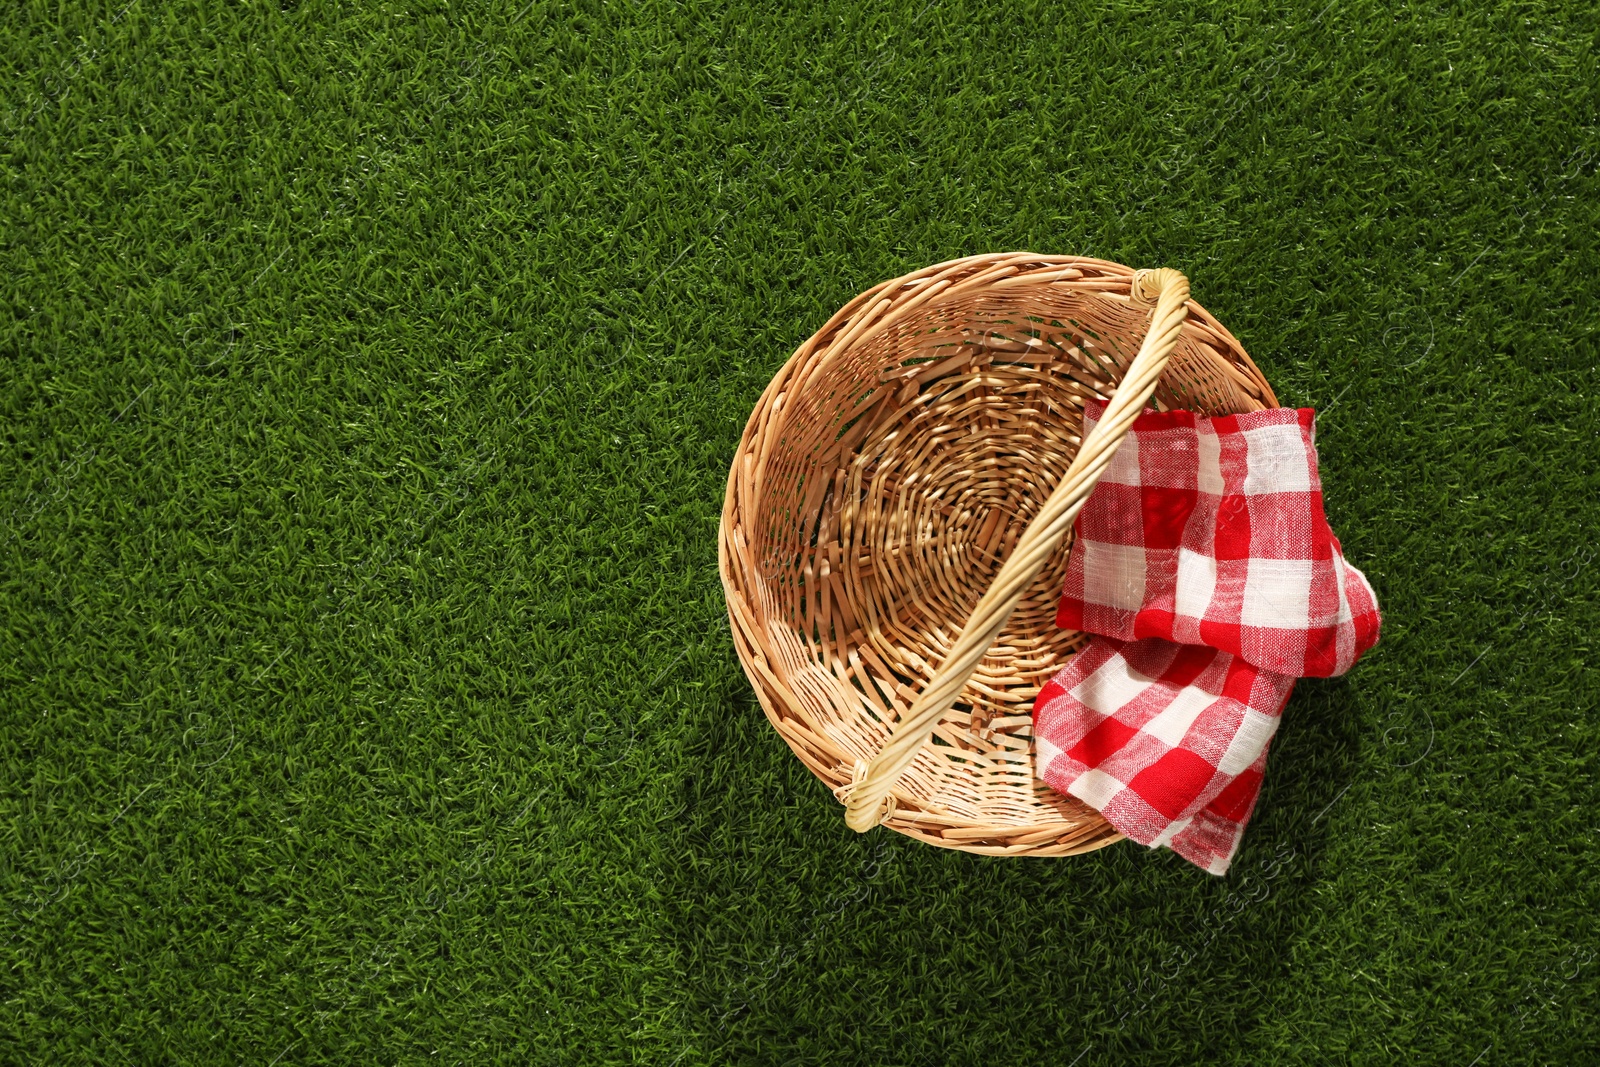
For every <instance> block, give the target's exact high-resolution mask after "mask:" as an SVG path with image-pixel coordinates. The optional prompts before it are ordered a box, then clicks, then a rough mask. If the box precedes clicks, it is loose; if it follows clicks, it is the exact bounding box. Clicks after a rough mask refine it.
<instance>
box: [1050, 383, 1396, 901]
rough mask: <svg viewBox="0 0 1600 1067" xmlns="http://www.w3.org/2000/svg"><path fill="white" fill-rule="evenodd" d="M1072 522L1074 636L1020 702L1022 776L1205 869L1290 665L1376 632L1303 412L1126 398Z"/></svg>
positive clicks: (1062, 621) (1273, 726) (1323, 672)
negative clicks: (1073, 647) (1076, 645)
mask: <svg viewBox="0 0 1600 1067" xmlns="http://www.w3.org/2000/svg"><path fill="white" fill-rule="evenodd" d="M1104 410H1105V405H1104V403H1102V402H1099V401H1091V402H1090V403H1089V405H1087V406H1086V409H1085V411H1084V429H1083V432H1084V434H1085V435H1087V434H1088V432H1089V431H1090V429H1092V428H1093V426H1094V424H1095V423H1096V422H1097V421H1098V420H1099V418H1100V416H1101V415H1102V414H1103V412H1104ZM1076 530H1077V537H1076V540H1075V542H1074V544H1073V548H1072V555H1071V558H1070V560H1069V562H1068V564H1067V581H1066V588H1065V591H1064V592H1063V594H1062V598H1061V608H1060V611H1059V612H1058V614H1057V617H1056V622H1057V624H1058V625H1060V626H1063V627H1067V628H1070V629H1074V630H1081V631H1083V632H1085V633H1088V634H1091V635H1094V636H1093V637H1092V638H1091V640H1090V642H1089V645H1088V646H1087V647H1086V648H1085V649H1084V650H1083V651H1082V652H1080V653H1078V655H1076V656H1074V657H1073V658H1072V659H1071V660H1070V661H1069V662H1068V664H1067V666H1066V667H1065V668H1064V669H1063V670H1062V671H1061V672H1060V673H1059V674H1057V675H1056V677H1055V678H1053V679H1052V680H1051V681H1050V682H1049V683H1048V684H1047V685H1046V686H1045V687H1044V688H1043V689H1042V690H1041V691H1040V693H1039V696H1038V698H1037V700H1036V702H1035V704H1034V736H1035V738H1036V739H1037V745H1038V750H1037V766H1038V767H1039V768H1040V770H1039V776H1040V777H1041V778H1043V779H1044V781H1045V782H1047V783H1048V784H1049V785H1050V786H1052V787H1053V788H1055V789H1057V790H1058V791H1060V792H1063V793H1069V794H1071V795H1073V796H1076V797H1078V798H1079V799H1081V800H1083V801H1084V802H1085V803H1087V804H1089V805H1091V806H1092V807H1094V808H1096V809H1098V810H1099V811H1100V812H1101V814H1103V815H1104V816H1105V817H1106V819H1107V821H1108V822H1110V823H1111V824H1112V825H1113V826H1115V827H1116V828H1117V829H1118V830H1119V831H1121V832H1122V833H1124V834H1127V835H1128V836H1129V837H1131V838H1133V839H1134V840H1135V841H1138V842H1140V843H1141V844H1145V845H1149V846H1151V847H1155V846H1158V845H1166V846H1167V847H1169V848H1171V849H1172V850H1173V851H1174V852H1177V853H1178V854H1179V855H1181V856H1183V857H1185V858H1186V859H1188V860H1190V861H1191V862H1193V863H1195V864H1198V865H1199V866H1201V867H1204V868H1205V869H1206V870H1208V871H1210V872H1211V873H1212V874H1223V873H1225V872H1226V871H1227V869H1228V864H1229V863H1230V862H1232V860H1233V856H1234V853H1235V852H1237V851H1238V847H1239V841H1240V838H1241V837H1242V835H1243V833H1244V827H1245V825H1246V823H1248V822H1249V819H1250V814H1251V812H1252V811H1253V810H1254V809H1255V802H1256V797H1257V795H1258V794H1259V792H1260V787H1261V777H1262V772H1263V769H1264V768H1265V766H1266V758H1267V747H1268V744H1269V743H1270V742H1271V740H1272V736H1273V734H1274V733H1276V732H1277V728H1278V717H1279V713H1280V712H1281V711H1282V710H1283V705H1284V704H1285V702H1287V700H1288V699H1289V693H1290V691H1291V690H1292V689H1293V687H1294V681H1295V679H1296V678H1297V677H1303V676H1329V675H1335V674H1343V673H1344V672H1345V671H1347V670H1349V669H1350V667H1351V666H1353V665H1354V663H1355V661H1356V660H1357V659H1358V658H1359V657H1360V656H1361V654H1362V653H1363V652H1365V651H1366V650H1367V649H1369V648H1371V647H1372V646H1373V645H1374V644H1376V643H1377V640H1378V630H1379V623H1380V619H1379V615H1378V604H1377V598H1376V597H1375V596H1374V594H1373V592H1372V587H1371V586H1370V585H1369V584H1368V583H1367V580H1366V577H1365V576H1364V575H1362V573H1361V572H1360V571H1358V570H1357V569H1356V568H1354V567H1352V566H1350V565H1349V564H1348V563H1346V562H1345V560H1344V555H1343V551H1342V549H1341V548H1340V545H1339V541H1338V539H1337V538H1336V537H1334V536H1333V531H1332V530H1331V529H1329V527H1328V522H1327V519H1326V517H1325V516H1324V515H1323V510H1322V483H1321V480H1320V479H1319V477H1318V475H1317V454H1316V447H1315V443H1314V429H1313V412H1312V410H1311V409H1310V408H1300V409H1298V410H1296V409H1293V408H1276V409H1272V410H1268V411H1258V412H1253V413H1250V414H1246V415H1230V416H1224V417H1218V418H1211V419H1207V418H1204V417H1202V416H1197V415H1195V414H1194V413H1192V412H1187V411H1170V412H1162V413H1158V412H1154V411H1147V412H1145V413H1144V414H1143V415H1141V416H1140V417H1139V418H1138V419H1137V420H1136V421H1135V422H1134V424H1133V429H1132V430H1131V431H1130V432H1129V434H1128V436H1127V438H1126V439H1125V440H1124V441H1123V442H1122V445H1121V447H1119V448H1118V449H1117V452H1116V455H1115V457H1114V458H1113V459H1112V462H1111V465H1110V467H1109V468H1108V469H1107V471H1106V473H1105V476H1104V477H1103V478H1101V480H1100V482H1099V484H1098V485H1097V486H1096V487H1095V490H1094V493H1093V494H1091V495H1090V497H1089V499H1088V501H1086V502H1085V504H1084V507H1083V510H1082V512H1080V513H1079V515H1078V521H1077V526H1076Z"/></svg>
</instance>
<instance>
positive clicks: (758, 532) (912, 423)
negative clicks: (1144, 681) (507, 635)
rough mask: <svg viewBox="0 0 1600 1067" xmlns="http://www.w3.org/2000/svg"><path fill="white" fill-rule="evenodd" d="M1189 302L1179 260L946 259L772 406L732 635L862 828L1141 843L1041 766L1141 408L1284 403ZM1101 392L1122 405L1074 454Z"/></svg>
mask: <svg viewBox="0 0 1600 1067" xmlns="http://www.w3.org/2000/svg"><path fill="white" fill-rule="evenodd" d="M1188 296H1189V283H1188V281H1187V280H1186V279H1185V278H1184V277H1183V275H1181V274H1179V273H1178V272H1176V271H1172V270H1157V271H1138V272H1135V271H1133V270H1132V269H1130V268H1128V267H1125V266H1122V265H1121V264H1117V263H1108V262H1106V261H1104V260H1097V259H1084V258H1079V257H1075V256H1042V255H1033V254H1029V253H1005V254H996V255H983V256H970V257H967V258H965V259H958V260H952V261H950V262H948V263H940V264H938V265H936V266H932V267H928V268H926V269H925V270H920V271H917V272H916V273H914V274H908V275H906V276H905V277H903V278H896V279H894V280H892V281H887V282H884V283H883V284H881V285H878V286H875V287H873V288H872V289H869V290H867V291H866V292H865V293H862V294H861V295H860V296H858V297H856V298H855V299H854V300H852V301H851V302H850V303H849V304H847V305H846V306H845V307H844V308H842V309H841V310H840V311H839V312H838V313H837V314H836V315H834V316H833V318H832V319H831V320H829V322H828V323H827V325H825V326H823V327H822V329H820V330H818V331H817V333H816V334H815V335H813V336H812V337H811V338H810V339H809V340H808V341H806V342H805V343H804V344H802V345H801V346H800V347H799V349H798V350H796V352H795V353H794V355H793V356H792V357H790V359H789V361H788V362H787V363H786V364H785V365H784V367H783V369H782V370H780V371H779V372H778V374H777V376H776V377H774V378H773V380H772V383H771V384H770V385H769V386H767V389H766V391H765V392H764V393H763V394H762V395H761V399H760V401H759V402H758V403H757V404H756V408H755V412H754V413H753V414H752V415H751V416H750V422H749V425H747V426H746V427H745V432H744V437H743V439H742V440H741V442H740V445H739V451H738V453H737V454H736V455H735V457H734V462H733V469H732V471H731V473H730V475H729V478H728V494H727V499H726V502H725V503H724V506H723V511H722V524H721V527H720V530H719V534H718V542H719V545H718V550H719V551H718V555H719V565H720V569H721V572H722V582H723V588H724V591H725V592H726V594H727V600H728V614H729V618H730V620H731V623H732V629H733V640H734V646H735V648H736V649H737V650H738V655H739V660H740V662H741V663H742V664H743V665H744V669H745V673H746V674H747V675H748V676H749V678H750V682H751V684H752V685H753V686H754V687H755V691H756V695H757V697H758V698H759V699H760V701H761V706H762V708H763V709H765V711H766V714H767V717H768V719H770V720H771V722H772V724H773V726H775V727H777V730H778V733H779V734H780V735H781V736H782V737H783V739H784V740H785V741H787V742H788V744H789V747H790V748H792V749H793V750H794V752H795V754H796V755H798V756H799V757H800V759H801V760H802V761H803V762H804V763H805V765H806V766H807V767H809V768H810V769H811V771H812V772H813V773H814V774H816V776H817V777H818V778H821V779H822V780H823V781H824V782H826V783H827V784H828V785H829V786H830V787H832V789H833V791H834V795H835V796H836V797H837V798H838V799H839V800H840V801H841V802H843V803H844V804H845V806H846V821H847V822H848V824H849V825H850V826H852V827H854V828H855V829H857V830H866V829H870V828H871V827H872V826H875V825H877V824H879V823H885V824H886V825H888V826H890V827H891V828H893V829H895V830H898V831H900V832H901V833H904V834H908V835H910V836H912V837H915V838H917V839H918V840H921V841H926V842H928V843H930V844H935V845H941V846H944V847H946V848H956V849H962V850H965V851H968V852H979V853H985V854H990V855H1013V856H1014V855H1029V856H1065V855H1073V854H1077V853H1083V852H1088V851H1091V850H1093V849H1097V848H1100V847H1103V846H1105V845H1108V844H1111V843H1112V842H1114V841H1117V840H1120V839H1121V837H1122V835H1121V834H1118V833H1117V832H1116V831H1115V830H1114V829H1112V827H1111V826H1110V825H1109V824H1108V823H1107V822H1106V821H1105V820H1104V819H1103V818H1102V817H1101V816H1100V815H1099V813H1098V812H1096V811H1094V810H1093V809H1091V808H1089V807H1087V806H1085V805H1084V804H1082V803H1081V802H1079V801H1078V800H1077V799H1075V798H1073V797H1066V796H1062V795H1060V794H1058V793H1056V792H1055V791H1053V790H1051V789H1050V788H1049V787H1048V786H1046V785H1044V784H1043V783H1042V782H1040V781H1038V780H1037V779H1036V778H1035V777H1034V766H1033V743H1032V735H1031V726H1032V720H1031V711H1032V704H1033V698H1034V697H1035V696H1036V695H1037V694H1038V692H1039V687H1040V686H1041V685H1043V684H1044V682H1045V681H1047V680H1048V679H1049V678H1050V676H1051V675H1053V674H1054V673H1055V672H1056V671H1057V670H1059V669H1060V667H1061V666H1062V664H1063V662H1064V661H1065V659H1066V658H1067V657H1068V656H1070V655H1071V654H1072V653H1073V652H1075V651H1076V650H1077V649H1078V648H1079V647H1081V646H1082V644H1083V642H1084V640H1085V638H1084V637H1083V635H1082V634H1079V633H1075V632H1073V631H1068V630H1061V629H1057V628H1056V626H1055V621H1054V620H1055V611H1056V602H1057V598H1058V596H1059V593H1060V589H1061V584H1062V580H1063V577H1064V575H1065V570H1066V563H1067V553H1068V548H1069V542H1070V531H1071V526H1072V520H1073V518H1074V517H1075V516H1076V515H1077V512H1078V508H1079V507H1080V506H1081V505H1082V502H1083V500H1084V499H1085V498H1086V497H1087V496H1088V494H1089V491H1090V490H1091V489H1092V488H1093V487H1094V484H1095V482H1096V481H1097V480H1098V479H1099V477H1100V475H1101V473H1102V472H1103V471H1104V470H1105V467H1106V464H1107V463H1108V462H1109V461H1110V458H1111V455H1112V453H1113V452H1114V451H1115V449H1116V447H1117V445H1118V444H1119V443H1120V442H1121V440H1122V438H1123V436H1124V435H1125V434H1126V433H1127V430H1128V426H1129V425H1130V424H1131V423H1132V421H1133V419H1134V417H1136V416H1137V414H1138V413H1139V411H1140V410H1142V409H1143V408H1144V406H1145V404H1146V402H1147V401H1149V400H1150V399H1151V397H1152V396H1153V397H1154V400H1155V403H1156V404H1157V405H1158V406H1160V407H1162V408H1186V409H1189V410H1194V411H1201V412H1204V413H1207V414H1226V413H1237V412H1245V411H1254V410H1259V409H1261V408H1263V407H1276V406H1277V404H1278V401H1277V398H1276V397H1275V396H1274V395H1273V393H1272V388H1271V387H1270V386H1269V385H1268V384H1267V382H1266V379H1265V378H1263V377H1262V375H1261V372H1260V371H1259V370H1258V369H1257V368H1256V366H1255V364H1254V363H1252V362H1251V360H1250V357H1249V356H1248V355H1247V354H1246V353H1245V350H1244V348H1243V346H1242V345H1240V344H1239V342H1238V341H1237V340H1236V339H1235V338H1234V337H1233V335H1232V334H1230V333H1229V332H1228V331H1227V330H1226V329H1225V328H1224V327H1223V326H1222V325H1221V324H1220V323H1218V322H1217V321H1216V320H1215V319H1214V318H1212V317H1211V316H1210V315H1209V314H1207V313H1206V311H1205V309H1203V308H1202V307H1200V305H1198V304H1196V303H1194V302H1193V301H1191V300H1189V299H1188ZM1152 305H1153V307H1152ZM1135 350H1137V355H1136V356H1135V355H1134V353H1135ZM1163 372H1164V373H1163ZM1087 397H1101V398H1109V399H1111V404H1110V406H1109V408H1108V410H1107V412H1106V415H1105V417H1104V418H1103V419H1101V421H1100V422H1099V423H1098V424H1097V427H1096V430H1095V432H1094V433H1093V434H1091V435H1090V438H1089V440H1088V441H1087V442H1083V443H1082V444H1081V446H1080V442H1079V431H1080V428H1081V425H1082V417H1083V402H1084V400H1085V398H1087Z"/></svg>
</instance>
